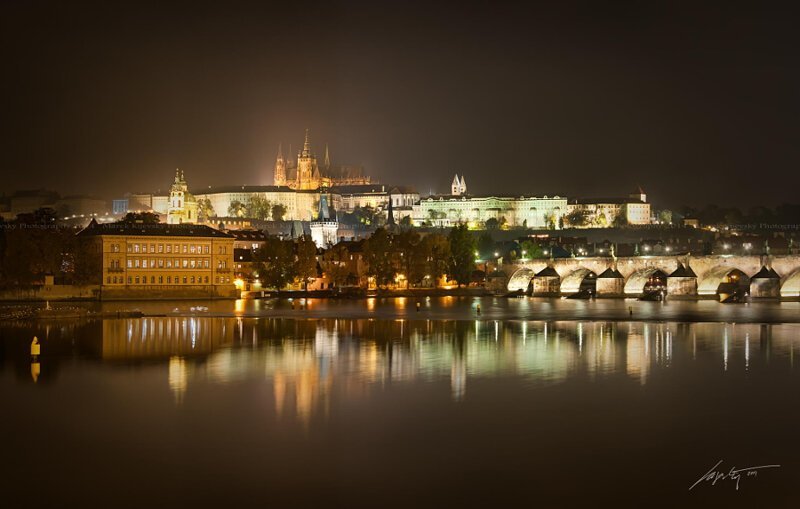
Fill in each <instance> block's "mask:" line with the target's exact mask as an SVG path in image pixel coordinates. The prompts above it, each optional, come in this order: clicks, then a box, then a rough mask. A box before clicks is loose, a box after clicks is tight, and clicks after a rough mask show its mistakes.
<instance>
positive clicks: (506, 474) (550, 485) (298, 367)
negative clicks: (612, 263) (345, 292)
mask: <svg viewBox="0 0 800 509" xmlns="http://www.w3.org/2000/svg"><path fill="white" fill-rule="evenodd" d="M487 302H488V301H485V302H484V303H483V306H482V307H483V309H482V316H480V317H476V316H475V311H474V302H473V303H472V306H473V307H470V304H469V302H466V303H464V305H463V306H461V305H459V306H451V307H452V309H450V310H449V311H448V308H447V307H446V306H444V305H443V304H441V305H440V303H439V302H434V303H433V304H429V305H430V306H431V307H430V308H428V310H427V311H425V310H423V311H421V312H420V313H419V314H416V311H414V312H413V314H412V315H411V316H410V317H409V318H396V317H393V313H392V312H390V311H389V310H388V308H389V307H393V308H396V309H399V310H401V311H402V312H403V313H406V310H407V309H408V306H411V305H412V304H410V303H409V302H404V303H403V304H400V303H397V302H393V303H391V304H387V303H385V302H384V303H378V304H377V305H379V306H380V305H383V306H385V307H386V308H387V309H386V310H384V311H380V310H378V309H375V308H373V309H372V312H375V315H374V316H373V317H372V318H355V319H351V318H342V317H346V316H348V315H350V316H362V313H363V311H364V309H365V308H367V307H368V306H369V305H368V304H367V303H364V302H356V303H350V304H343V303H333V304H330V303H320V302H317V303H316V304H314V303H312V304H311V306H312V309H311V310H310V311H309V310H308V309H304V310H303V312H305V313H306V314H307V316H312V317H313V316H315V315H314V313H313V312H312V311H314V306H315V305H317V306H318V307H317V309H318V310H319V307H323V309H325V310H330V309H334V310H336V312H337V314H339V315H340V316H341V317H338V318H335V317H329V316H328V315H327V314H328V313H329V311H325V312H320V311H317V312H318V313H319V315H321V316H322V317H317V318H302V319H301V316H298V317H297V318H287V317H276V316H273V315H275V314H276V313H277V312H276V307H277V308H278V309H279V310H281V309H282V310H283V311H281V312H280V313H283V312H284V311H286V312H287V313H291V312H296V313H300V312H301V311H300V310H299V309H296V310H295V311H292V310H291V307H290V306H289V305H287V303H285V302H284V303H280V304H278V305H277V306H276V305H275V303H274V302H273V303H272V304H270V303H267V302H262V303H258V306H259V307H258V308H256V307H255V304H253V303H234V304H231V303H228V304H227V305H229V306H232V308H231V309H228V310H227V311H230V312H231V313H233V314H238V315H239V316H221V315H224V314H226V312H227V311H226V310H224V309H222V308H221V307H220V308H218V309H212V310H209V312H207V313H210V314H214V313H216V314H217V315H220V316H205V314H206V312H202V313H199V315H198V316H195V315H192V314H191V313H190V312H189V310H188V308H189V306H191V305H192V304H190V303H184V304H176V305H175V307H178V308H179V309H178V310H177V312H175V313H172V309H174V308H172V309H171V310H170V312H169V313H168V314H169V316H165V317H149V318H143V319H114V320H105V321H95V322H88V323H82V322H57V323H50V324H44V323H38V324H26V323H13V324H9V323H6V324H3V325H2V326H0V404H1V405H2V409H1V410H0V436H2V439H3V441H4V443H3V447H2V449H0V450H2V451H3V452H2V462H1V463H0V465H2V467H1V468H2V472H1V473H0V506H3V507H96V506H107V507H269V508H272V507H575V506H581V507H584V506H590V505H591V506H593V505H603V506H606V505H608V504H610V505H611V506H618V507H633V506H636V507H653V506H678V505H680V506H706V507H707V506H723V505H726V506H729V507H730V506H737V507H738V506H742V507H745V506H748V507H796V506H797V504H798V500H800V498H798V494H797V493H798V491H797V482H798V479H800V376H798V371H797V369H796V368H795V349H796V348H798V347H800V344H796V343H798V334H799V333H800V324H788V323H787V324H781V323H770V324H767V323H738V324H735V323H720V322H717V323H680V322H673V321H661V322H655V321H625V320H622V319H618V320H616V321H587V320H555V319H544V320H537V319H528V316H527V315H523V313H521V312H517V313H516V314H517V315H520V316H522V317H523V318H524V319H518V318H515V317H514V316H512V315H513V314H514V313H512V312H509V311H506V314H504V315H502V317H501V318H500V317H498V318H497V319H495V318H491V316H492V315H493V314H494V315H495V316H496V315H497V313H498V312H497V310H494V311H493V310H492V309H493V308H492V305H491V304H489V303H487ZM537 302H539V301H535V300H529V301H528V303H527V305H528V306H532V307H533V308H534V311H535V308H536V307H537V306H536V305H537ZM710 304H714V303H710ZM499 305H501V304H498V306H499ZM505 305H506V306H508V305H510V306H523V305H524V304H523V303H522V302H510V303H507V304H505ZM554 305H555V306H558V304H554ZM568 305H569V306H579V305H580V304H568ZM584 305H586V306H591V305H592V304H590V303H584ZM601 305H602V304H601ZM634 305H636V303H634ZM714 305H715V306H717V309H719V310H721V311H720V312H728V311H726V309H733V308H726V307H724V306H721V305H719V304H714ZM220 306H224V305H222V304H220ZM400 306H403V307H402V308H401V307H400ZM772 306H773V307H769V306H767V307H765V308H764V309H767V308H769V310H768V311H767V314H766V315H765V316H773V315H775V314H776V313H791V312H792V309H793V308H792V307H791V303H790V305H789V307H785V306H786V304H783V305H781V304H773V305H772ZM781 306H784V307H781ZM129 307H130V306H129ZM487 308H489V309H487ZM412 309H413V308H412ZM620 309H621V310H625V309H626V308H625V307H624V305H623V307H621V308H620ZM653 309H655V308H653ZM739 309H740V310H744V309H745V308H744V307H741V308H739ZM287 310H288V311H287ZM787 310H788V311H787ZM151 311H152V310H151ZM637 311H640V310H639V309H637ZM745 311H746V310H745ZM745 311H741V312H745ZM737 312H739V311H737ZM747 312H748V313H751V314H750V315H749V316H751V317H752V318H757V317H758V313H757V312H753V311H752V308H751V311H747ZM795 312H796V308H795ZM397 313H400V311H397ZM426 313H428V314H426ZM367 314H369V313H367ZM245 315H248V316H245ZM256 315H259V316H256ZM319 315H316V316H319ZM486 315H489V316H486ZM34 334H35V335H37V336H38V337H39V338H40V339H41V340H42V349H43V355H42V356H41V358H40V362H39V363H32V362H31V359H30V355H29V343H30V339H31V337H32V336H33V335H34ZM798 353H800V352H798ZM798 361H800V359H798ZM798 367H799V368H800V366H798ZM720 460H722V461H723V463H722V464H721V465H720V466H719V467H718V468H717V470H718V471H720V472H722V473H728V472H729V471H730V469H731V467H736V468H745V467H754V466H762V465H774V464H779V465H781V466H780V467H774V468H769V469H762V470H759V471H758V475H757V476H756V475H750V476H747V473H742V474H741V476H742V477H741V478H740V479H739V489H738V491H737V489H736V481H735V480H730V479H721V480H719V481H717V483H716V485H713V486H712V485H711V483H710V482H705V483H701V484H700V485H698V486H697V487H695V488H694V489H693V490H691V491H689V487H690V486H691V485H692V484H694V483H695V481H697V480H698V479H699V478H700V477H701V476H702V475H703V474H705V473H706V472H707V471H709V470H710V469H711V468H712V467H714V465H715V464H717V462H718V461H720Z"/></svg>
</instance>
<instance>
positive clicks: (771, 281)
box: [750, 266, 781, 299]
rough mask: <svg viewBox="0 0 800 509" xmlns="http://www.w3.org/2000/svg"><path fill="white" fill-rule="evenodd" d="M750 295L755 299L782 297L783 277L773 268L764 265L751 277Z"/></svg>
mask: <svg viewBox="0 0 800 509" xmlns="http://www.w3.org/2000/svg"><path fill="white" fill-rule="evenodd" d="M750 297H752V298H754V299H780V298H781V277H780V276H779V275H778V273H777V272H775V270H773V269H768V268H767V267H766V266H762V267H761V270H759V271H758V272H756V273H755V274H754V275H753V277H751V278H750Z"/></svg>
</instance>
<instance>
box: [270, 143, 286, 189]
mask: <svg viewBox="0 0 800 509" xmlns="http://www.w3.org/2000/svg"><path fill="white" fill-rule="evenodd" d="M272 180H273V183H274V184H275V185H276V186H285V185H286V161H285V160H284V159H283V150H281V144H280V143H279V144H278V158H277V159H276V160H275V171H274V173H273V175H272Z"/></svg>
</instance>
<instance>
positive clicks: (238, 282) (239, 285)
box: [233, 278, 244, 290]
mask: <svg viewBox="0 0 800 509" xmlns="http://www.w3.org/2000/svg"><path fill="white" fill-rule="evenodd" d="M233 285H234V286H235V287H236V289H237V290H241V289H243V288H244V281H243V280H242V279H241V278H236V279H234V280H233Z"/></svg>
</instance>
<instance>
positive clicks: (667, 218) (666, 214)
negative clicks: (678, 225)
mask: <svg viewBox="0 0 800 509" xmlns="http://www.w3.org/2000/svg"><path fill="white" fill-rule="evenodd" d="M658 220H659V221H660V222H661V224H672V211H671V210H667V209H664V210H662V211H660V212H659V213H658Z"/></svg>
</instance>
